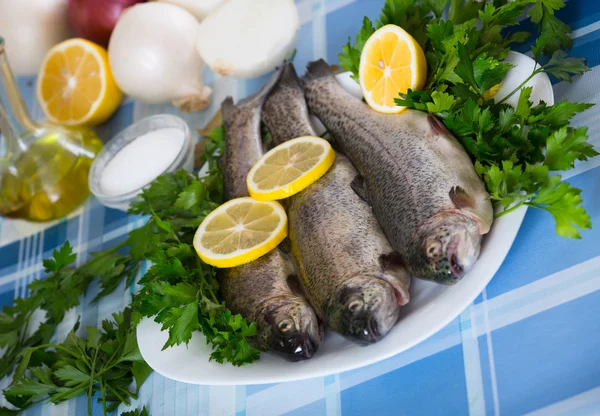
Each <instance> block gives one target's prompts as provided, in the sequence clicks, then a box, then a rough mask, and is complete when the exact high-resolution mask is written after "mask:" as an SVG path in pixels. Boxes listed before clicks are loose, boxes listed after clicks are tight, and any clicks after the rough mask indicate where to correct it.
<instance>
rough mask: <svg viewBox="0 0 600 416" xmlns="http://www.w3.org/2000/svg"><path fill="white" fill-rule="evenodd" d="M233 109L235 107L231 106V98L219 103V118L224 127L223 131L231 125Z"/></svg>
mask: <svg viewBox="0 0 600 416" xmlns="http://www.w3.org/2000/svg"><path fill="white" fill-rule="evenodd" d="M234 108H235V105H234V104H233V98H231V97H227V98H225V99H224V100H223V102H222V103H221V117H222V118H223V126H224V127H225V130H227V129H228V128H229V126H230V125H231V120H232V118H233V110H234Z"/></svg>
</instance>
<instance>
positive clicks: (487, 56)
mask: <svg viewBox="0 0 600 416" xmlns="http://www.w3.org/2000/svg"><path fill="white" fill-rule="evenodd" d="M564 6H565V4H564V1H563V0H513V1H511V2H508V1H507V0H494V1H482V2H479V1H475V0H466V1H463V0H387V1H386V3H385V5H384V7H383V10H382V13H381V16H380V19H379V20H378V21H377V22H375V24H373V23H372V22H371V21H370V20H369V19H368V18H366V17H365V18H364V20H363V26H362V29H361V31H360V32H359V33H358V35H357V37H356V40H355V42H354V44H351V43H350V42H348V44H346V45H345V46H344V47H343V49H342V53H341V54H340V56H339V58H340V64H341V66H342V67H343V68H345V69H347V70H350V71H352V72H353V75H354V79H356V80H357V79H358V67H359V63H360V54H361V51H362V48H363V47H364V44H365V42H366V41H367V39H368V38H369V37H370V36H371V35H372V34H373V33H374V31H375V30H376V29H377V28H379V27H382V26H384V25H386V24H396V25H398V26H401V27H402V28H403V29H405V30H406V31H407V32H409V33H410V34H411V35H412V36H413V37H414V38H415V40H416V41H417V42H418V43H419V44H420V45H421V47H422V48H423V50H424V52H425V55H426V57H427V65H428V78H427V82H426V86H425V88H424V90H423V91H411V90H409V91H408V92H407V93H406V94H400V96H399V98H397V99H396V100H395V101H396V104H397V105H402V106H406V107H408V108H412V109H416V110H420V111H427V112H430V113H432V114H435V115H436V116H437V117H438V118H440V119H441V120H442V121H443V123H444V124H445V126H446V127H447V128H448V129H449V130H450V131H451V132H452V133H453V135H454V136H455V137H456V138H457V139H458V140H459V141H460V142H461V143H462V145H463V146H464V147H465V149H466V150H467V152H468V153H469V154H470V156H471V157H472V159H473V161H474V163H475V168H476V171H477V173H478V174H479V175H480V176H481V177H482V179H483V180H484V182H485V185H486V188H487V190H488V192H489V193H490V196H491V199H492V200H493V202H494V203H495V204H497V205H499V206H500V207H501V208H502V211H500V212H499V214H497V216H502V215H505V214H507V213H509V212H511V211H513V210H515V209H517V208H519V207H521V206H523V205H527V206H530V207H533V208H538V209H542V210H544V211H547V212H549V213H550V214H551V215H552V216H553V217H554V220H555V222H556V232H557V233H558V234H559V235H561V236H563V237H571V238H580V230H585V229H588V228H590V227H591V220H590V217H589V216H588V214H587V213H586V211H585V209H584V208H583V207H582V206H581V204H582V198H581V195H580V194H581V190H580V189H577V188H575V187H573V186H571V185H570V184H569V183H567V182H563V181H561V177H560V176H559V175H558V174H556V173H555V172H556V171H564V170H569V169H571V168H573V167H574V163H575V161H576V160H587V159H588V158H590V157H593V156H597V155H598V154H599V153H598V152H597V151H596V150H594V148H593V147H592V146H591V145H590V144H589V143H588V141H587V140H588V136H587V128H586V127H581V128H574V127H572V126H570V122H571V120H572V118H573V117H574V116H575V115H576V114H577V113H580V112H582V111H584V110H586V109H588V108H590V107H591V106H592V105H591V104H584V103H571V102H568V101H566V100H565V101H561V102H559V103H556V104H555V105H552V106H549V105H547V103H544V102H540V103H539V104H537V105H533V103H532V102H531V100H530V97H531V93H532V89H531V88H530V87H525V85H526V83H527V82H528V81H529V80H531V79H532V78H533V77H534V76H535V75H537V74H541V73H546V74H548V75H550V76H552V77H554V78H556V79H558V80H561V81H567V82H571V81H572V77H573V76H575V75H581V74H583V73H585V72H586V71H589V68H588V67H587V66H586V65H585V61H584V60H583V59H578V58H570V57H568V55H567V53H566V52H565V49H568V48H570V47H571V44H572V41H571V37H570V36H569V35H570V33H571V31H570V29H569V27H568V26H567V25H565V24H564V23H563V22H561V21H560V20H559V19H558V18H557V17H556V16H555V12H556V11H557V10H559V9H561V8H563V7H564ZM446 12H447V17H446V18H445V17H444V15H445V14H446ZM525 15H526V16H527V17H528V18H530V19H531V21H532V22H533V23H534V24H536V25H537V28H538V31H539V36H538V37H537V39H536V41H535V44H534V46H533V47H532V53H533V56H534V58H535V60H536V61H537V62H542V61H545V62H546V63H545V64H541V65H537V66H536V68H535V69H534V71H533V72H532V73H531V75H530V76H529V77H528V78H527V79H526V80H525V81H524V82H523V83H522V84H521V85H520V86H519V87H517V88H516V89H515V90H514V91H513V92H511V93H510V94H509V95H508V96H506V97H505V98H503V99H502V100H498V101H496V100H494V94H493V91H494V89H495V88H497V86H498V85H499V84H500V83H501V82H502V81H503V80H504V79H505V78H506V75H507V73H508V71H509V70H510V69H511V67H512V66H511V65H510V64H506V63H504V62H503V60H504V58H506V56H507V54H508V52H509V51H510V47H511V45H513V44H518V43H522V42H524V41H525V40H527V39H528V37H529V36H530V33H528V32H523V31H518V30H516V29H518V28H519V25H520V22H521V20H520V19H522V18H523V17H524V16H525ZM508 28H510V29H511V30H510V32H509V30H507V29H508ZM544 56H546V57H547V58H544ZM515 94H518V96H519V100H518V105H517V106H516V108H515V107H513V106H511V105H509V104H507V103H506V100H507V99H508V98H510V97H511V96H513V95H515Z"/></svg>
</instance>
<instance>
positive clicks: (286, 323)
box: [277, 319, 294, 333]
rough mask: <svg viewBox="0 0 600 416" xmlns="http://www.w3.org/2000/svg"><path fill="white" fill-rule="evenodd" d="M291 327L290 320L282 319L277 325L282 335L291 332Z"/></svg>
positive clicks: (292, 324)
mask: <svg viewBox="0 0 600 416" xmlns="http://www.w3.org/2000/svg"><path fill="white" fill-rule="evenodd" d="M293 326H294V323H293V322H292V320H291V319H284V320H283V321H281V322H279V324H278V325H277V327H278V328H279V330H280V331H281V332H283V333H286V332H288V331H289V330H291V329H292V328H293Z"/></svg>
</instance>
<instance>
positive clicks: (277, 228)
mask: <svg viewBox="0 0 600 416" xmlns="http://www.w3.org/2000/svg"><path fill="white" fill-rule="evenodd" d="M286 236H287V215H286V214H285V210H284V209H283V207H282V206H281V205H280V204H279V203H278V202H273V201H270V202H260V201H255V200H254V199H252V198H248V197H244V198H237V199H232V200H231V201H229V202H226V203H225V204H223V205H221V206H220V207H218V208H217V209H215V210H214V211H213V212H211V213H210V214H208V215H207V216H206V218H205V219H204V221H202V224H200V226H199V227H198V230H197V231H196V235H195V236H194V248H195V249H196V253H198V256H199V257H200V259H202V261H203V262H205V263H206V264H210V265H212V266H215V267H221V268H227V267H235V266H239V265H241V264H244V263H248V262H251V261H252V260H256V259H257V258H259V257H261V256H264V255H265V254H267V253H268V252H269V251H271V250H273V249H274V248H275V247H277V246H278V245H279V243H281V242H282V241H283V239H284V238H285V237H286Z"/></svg>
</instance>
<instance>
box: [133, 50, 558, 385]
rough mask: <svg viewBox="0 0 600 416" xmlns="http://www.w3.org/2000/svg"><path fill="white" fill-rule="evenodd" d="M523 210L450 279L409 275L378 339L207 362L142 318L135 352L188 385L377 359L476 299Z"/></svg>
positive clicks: (514, 57) (199, 351) (296, 376)
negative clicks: (297, 353)
mask: <svg viewBox="0 0 600 416" xmlns="http://www.w3.org/2000/svg"><path fill="white" fill-rule="evenodd" d="M509 61H510V62H511V63H513V64H514V65H517V68H514V69H512V70H511V72H512V74H509V76H507V80H506V81H505V82H506V83H508V82H510V83H515V82H516V85H519V84H520V82H522V81H520V80H519V79H514V78H519V77H522V76H523V74H524V72H528V73H531V70H530V68H529V66H531V67H532V68H533V60H532V59H531V58H529V57H527V56H525V55H523V54H517V53H512V54H511V59H510V60H509ZM521 65H524V66H527V69H526V70H525V71H519V67H521ZM527 75H528V74H527ZM527 75H525V77H526V76H527ZM543 75H544V76H545V77H546V78H547V76H546V75H545V74H543ZM340 76H341V77H342V78H348V77H347V74H340V75H338V79H339V80H340V84H342V86H344V87H345V88H347V87H348V82H346V81H347V80H346V79H340ZM536 81H537V82H536V85H535V86H534V93H535V95H536V97H538V100H539V99H540V98H541V99H544V100H545V101H546V102H547V103H548V104H550V105H552V104H553V103H554V100H553V98H554V97H553V94H552V88H551V84H550V81H549V79H545V78H544V79H540V80H536ZM546 81H547V82H546ZM351 86H353V87H355V86H354V85H351ZM354 90H356V88H354ZM350 92H351V93H355V92H356V91H350ZM516 95H517V94H515V96H516ZM517 98H518V97H517ZM526 211H527V208H526V207H523V208H520V209H518V210H516V211H515V212H513V213H511V214H509V215H506V216H503V217H501V218H499V219H498V220H496V221H495V222H494V225H493V227H492V230H491V231H490V233H489V234H488V235H487V236H486V237H485V239H484V241H483V246H482V248H481V255H480V257H479V260H478V261H477V263H476V264H475V266H474V267H473V269H472V270H471V271H470V272H469V273H467V275H465V277H463V279H462V280H461V281H460V282H458V283H457V284H456V285H454V286H443V285H439V284H437V283H432V282H427V281H424V280H419V279H413V283H412V286H411V289H410V292H411V300H410V303H409V304H408V305H407V306H406V307H405V308H403V310H402V313H401V317H400V320H399V322H398V323H397V324H396V326H395V327H394V329H392V331H390V333H389V334H388V335H387V336H386V337H385V338H384V339H382V340H381V341H380V342H378V343H376V344H373V345H369V346H367V347H361V346H358V345H356V344H353V343H352V342H350V341H348V340H346V339H344V338H342V337H341V336H339V335H337V334H335V333H332V332H330V331H329V332H326V334H325V341H324V342H323V344H322V345H321V347H320V348H319V351H318V352H317V353H316V354H315V356H314V357H313V358H311V359H310V360H307V361H302V362H296V363H292V362H288V361H285V360H284V359H282V358H280V357H276V356H271V355H269V354H265V353H263V354H262V356H261V359H260V360H259V361H257V362H256V363H254V364H251V365H246V366H243V367H233V366H231V365H228V364H218V363H215V362H211V361H209V356H210V353H211V350H210V348H209V346H207V345H206V342H205V339H204V337H203V336H202V334H200V333H195V334H194V336H193V337H192V339H191V341H190V343H189V345H188V346H187V347H186V346H185V345H180V346H177V347H173V348H168V349H166V350H164V351H162V350H161V349H162V346H163V345H164V344H165V342H166V341H167V338H168V335H167V333H166V332H161V330H160V325H159V324H157V323H155V322H154V321H152V320H151V319H145V320H144V321H142V322H141V323H140V324H139V326H138V329H137V336H138V344H139V347H140V351H141V353H142V356H143V357H144V359H145V360H146V362H147V363H148V364H149V365H150V367H152V368H153V369H154V370H155V371H156V372H158V373H160V374H162V375H163V376H165V377H168V378H170V379H173V380H177V381H183V382H186V383H193V384H211V385H233V384H236V385H239V384H261V383H278V382H283V381H293V380H301V379H306V378H311V377H321V376H324V375H329V374H333V373H340V372H343V371H348V370H353V369H355V368H359V367H363V366H366V365H369V364H373V363H376V362H378V361H381V360H384V359H386V358H389V357H391V356H393V355H396V354H399V353H401V352H403V351H405V350H407V349H409V348H411V347H413V346H415V345H416V344H418V343H420V342H422V341H424V340H425V339H427V338H428V337H430V336H432V335H433V334H435V333H436V332H437V331H439V330H440V329H442V328H443V327H444V326H446V325H447V324H449V323H450V322H451V321H452V320H453V319H455V318H456V317H457V316H458V315H459V314H460V313H461V312H462V311H463V310H465V309H466V308H467V307H468V306H469V304H471V303H472V302H473V301H474V300H475V298H476V297H477V296H478V295H479V294H480V293H481V291H482V290H483V288H484V287H485V286H486V285H487V284H488V283H489V282H490V280H492V277H494V274H496V271H497V270H498V268H499V267H500V265H501V264H502V262H503V261H504V258H505V257H506V255H507V253H508V251H509V250H510V247H511V246H512V244H513V242H514V240H515V237H516V236H517V232H518V231H519V228H520V226H521V223H522V222H523V218H524V217H525V213H526Z"/></svg>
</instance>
